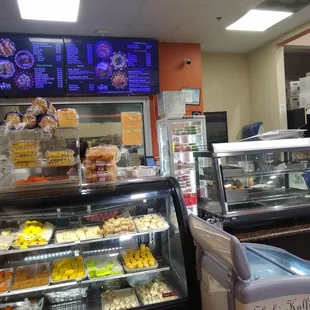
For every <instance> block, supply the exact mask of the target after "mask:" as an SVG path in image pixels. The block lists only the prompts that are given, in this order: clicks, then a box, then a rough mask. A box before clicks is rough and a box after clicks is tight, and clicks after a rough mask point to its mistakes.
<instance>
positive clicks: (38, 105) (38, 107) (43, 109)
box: [27, 97, 50, 116]
mask: <svg viewBox="0 0 310 310" xmlns="http://www.w3.org/2000/svg"><path fill="white" fill-rule="evenodd" d="M49 106H50V102H49V101H48V100H47V99H46V98H42V97H37V98H35V99H34V100H33V101H32V103H31V107H30V108H28V111H27V112H28V113H31V114H32V115H34V116H38V115H39V114H45V113H47V111H48V109H49Z"/></svg>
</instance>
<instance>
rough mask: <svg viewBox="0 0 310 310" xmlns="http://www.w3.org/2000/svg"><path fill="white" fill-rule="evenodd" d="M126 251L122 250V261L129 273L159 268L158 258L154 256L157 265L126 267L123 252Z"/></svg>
mask: <svg viewBox="0 0 310 310" xmlns="http://www.w3.org/2000/svg"><path fill="white" fill-rule="evenodd" d="M124 253H125V251H124V252H122V254H121V255H122V263H123V268H124V270H125V271H126V272H127V273H136V272H141V271H148V270H154V269H157V268H158V263H157V260H156V259H155V257H154V259H155V265H154V266H152V267H143V268H137V269H129V268H127V267H126V265H125V262H124V259H123V254H124Z"/></svg>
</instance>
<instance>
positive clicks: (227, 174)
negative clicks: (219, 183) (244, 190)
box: [202, 166, 244, 178]
mask: <svg viewBox="0 0 310 310" xmlns="http://www.w3.org/2000/svg"><path fill="white" fill-rule="evenodd" d="M202 169H203V173H204V175H207V176H214V174H215V172H214V171H213V168H212V167H203V168H202ZM222 171H223V177H224V178H234V177H242V176H244V169H243V168H241V167H235V166H222Z"/></svg>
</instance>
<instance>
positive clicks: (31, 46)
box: [0, 34, 64, 97]
mask: <svg viewBox="0 0 310 310" xmlns="http://www.w3.org/2000/svg"><path fill="white" fill-rule="evenodd" d="M63 45H64V44H63V39H55V38H36V37H28V36H24V35H11V34H0V97H35V96H57V95H64V76H63V74H64V61H63V54H64V53H63Z"/></svg>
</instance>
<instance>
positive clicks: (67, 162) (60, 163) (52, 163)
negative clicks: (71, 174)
mask: <svg viewBox="0 0 310 310" xmlns="http://www.w3.org/2000/svg"><path fill="white" fill-rule="evenodd" d="M75 164H76V162H75V158H74V157H72V158H70V157H68V158H60V159H56V158H53V159H48V160H46V165H47V166H48V167H67V166H74V165H75Z"/></svg>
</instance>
